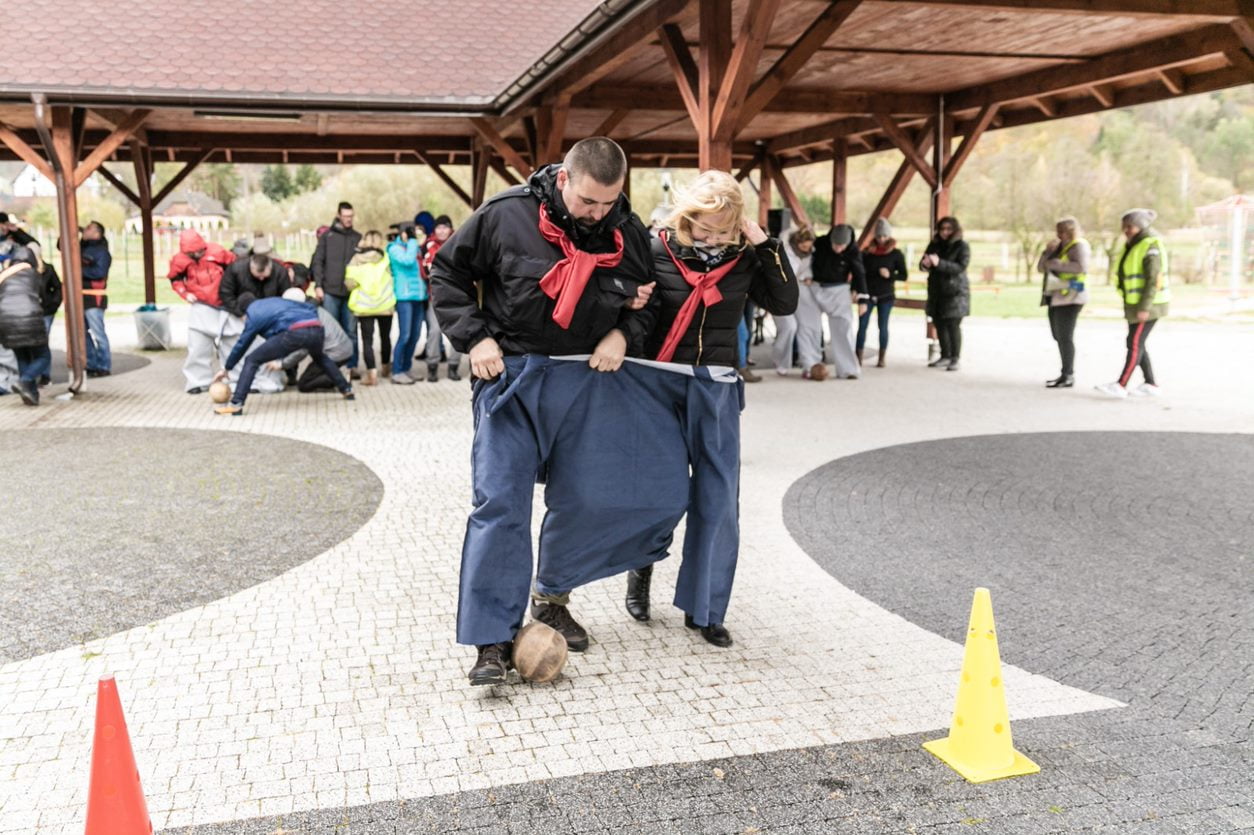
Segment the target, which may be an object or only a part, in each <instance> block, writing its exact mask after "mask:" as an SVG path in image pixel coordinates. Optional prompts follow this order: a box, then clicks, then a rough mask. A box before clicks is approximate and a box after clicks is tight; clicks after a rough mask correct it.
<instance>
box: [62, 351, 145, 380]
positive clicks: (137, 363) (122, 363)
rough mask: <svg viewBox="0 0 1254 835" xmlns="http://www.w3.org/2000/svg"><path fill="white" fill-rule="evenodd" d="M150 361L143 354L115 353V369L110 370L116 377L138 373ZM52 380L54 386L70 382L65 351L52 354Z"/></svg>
mask: <svg viewBox="0 0 1254 835" xmlns="http://www.w3.org/2000/svg"><path fill="white" fill-rule="evenodd" d="M149 362H150V360H149V359H148V357H145V356H143V355H141V354H130V353H123V352H120V351H114V352H113V367H112V368H111V369H110V370H111V371H112V373H113V375H114V376H117V375H118V374H126V373H127V372H129V371H138V370H139V369H141V368H143V367H144V366H146V365H148V363H149ZM48 376H49V377H51V378H52V383H53V385H63V384H65V383H68V382H69V381H70V372H69V369H68V368H66V366H65V351H60V350H57V351H53V352H52V373H51V374H49V375H48Z"/></svg>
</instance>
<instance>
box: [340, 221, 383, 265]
mask: <svg viewBox="0 0 1254 835" xmlns="http://www.w3.org/2000/svg"><path fill="white" fill-rule="evenodd" d="M385 246H387V239H386V238H384V237H383V233H382V232H380V231H379V230H378V229H371V230H370V231H369V232H367V233H366V234H364V235H362V236H361V241H359V242H358V244H357V252H356V254H355V255H353V258H352V260H350V261H349V262H348V263H349V264H350V265H353V264H373V263H375V262H376V261H378V260H379V259H380V258H382V257H383V256H382V254H381V252H382V250H383V247H385ZM372 249H373V250H378V251H376V252H369V251H368V250H372Z"/></svg>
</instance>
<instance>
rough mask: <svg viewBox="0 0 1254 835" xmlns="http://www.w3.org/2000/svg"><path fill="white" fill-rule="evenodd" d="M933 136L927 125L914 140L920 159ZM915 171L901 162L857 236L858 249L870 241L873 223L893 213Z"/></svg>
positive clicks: (903, 161)
mask: <svg viewBox="0 0 1254 835" xmlns="http://www.w3.org/2000/svg"><path fill="white" fill-rule="evenodd" d="M935 135H936V132H935V131H934V130H932V126H931V125H930V124H929V125H927V126H926V127H925V128H924V129H923V131H922V134H921V135H920V137H919V139H918V140H916V144H915V146H914V151H915V154H916V155H918V156H920V157H921V156H923V155H924V154H926V153H927V152H928V150H930V149H931V147H932V141H933V139H934V138H935ZM916 170H917V169H916V168H915V167H914V163H912V162H911V161H910V160H908V159H906V160H902V163H901V165H900V166H898V168H897V173H896V174H894V175H893V179H892V180H891V181H890V182H889V184H888V188H887V189H885V190H884V196H883V197H881V198H880V202H879V203H877V204H876V205H875V209H874V210H872V212H871V216H870V217H868V218H867V221H866V223H865V224H863V226H862V234H861V235H859V236H858V246H859V247H861V246H865V245H866V242H867V241H869V240H871V236H872V235H874V234H875V221H877V220H879V219H880V218H882V217H888V216H889V215H891V214H892V213H893V209H895V208H896V207H897V203H898V202H900V200H901V197H902V195H903V194H905V193H906V187H907V186H909V185H910V180H911V179H913V178H914V175H915V171H916Z"/></svg>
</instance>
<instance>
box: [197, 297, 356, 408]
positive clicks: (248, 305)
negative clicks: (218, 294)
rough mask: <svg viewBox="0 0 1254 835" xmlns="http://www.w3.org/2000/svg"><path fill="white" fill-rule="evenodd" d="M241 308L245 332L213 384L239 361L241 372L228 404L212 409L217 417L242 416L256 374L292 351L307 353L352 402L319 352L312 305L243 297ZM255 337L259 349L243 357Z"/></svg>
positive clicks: (344, 384) (319, 332)
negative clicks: (269, 363)
mask: <svg viewBox="0 0 1254 835" xmlns="http://www.w3.org/2000/svg"><path fill="white" fill-rule="evenodd" d="M240 304H241V306H242V307H243V308H244V332H243V333H242V334H240V337H239V340H238V341H237V342H236V343H235V347H234V348H233V349H232V350H231V355H230V356H229V357H227V358H226V367H225V368H223V369H222V370H220V371H219V372H218V373H217V374H215V375H214V377H213V381H214V382H215V383H217V382H221V381H222V380H225V379H226V378H227V376H228V375H229V374H230V371H231V369H232V368H234V367H235V364H236V363H238V362H239V361H240V360H241V359H243V360H244V370H243V372H241V373H240V375H239V382H238V383H236V385H235V393H234V394H233V395H232V396H231V402H229V403H225V404H223V405H222V406H219V407H218V408H216V409H214V411H215V412H217V413H218V414H220V415H241V414H243V413H244V401H245V400H247V399H248V390H249V389H250V388H251V387H252V384H253V378H254V377H256V376H257V371H258V370H259V369H260V368H261V366H262V365H264V364H265V363H267V362H272V361H274V360H281V359H283V358H284V357H286V356H287V355H288V354H290V353H292V352H293V351H308V352H309V356H310V357H311V358H312V359H313V361H314V362H316V363H318V365H319V366H321V367H322V370H323V371H324V372H326V375H327V376H328V377H330V378H331V380H332V381H333V382H334V383H335V387H336V388H337V389H339V391H340V394H342V395H344V399H345V400H352V399H353V387H352V385H351V384H350V383H349V382H348V381H347V380H345V379H344V375H343V374H341V373H340V369H339V368H338V367H337V366H336V365H335V361H334V360H332V359H331V358H330V357H328V356H327V355H326V354H324V353H323V352H322V341H323V337H324V335H325V334H324V332H323V328H322V322H321V321H319V319H318V311H317V310H315V309H314V306H313V305H312V304H304V303H303V302H297V301H289V300H288V299H285V298H282V297H281V296H280V297H275V298H269V299H252V298H250V297H248V296H245V297H243V298H242V299H241V301H240ZM258 336H260V337H263V338H264V339H265V340H266V341H265V343H264V344H262V346H261V347H260V348H258V349H257V350H256V351H253V352H252V353H251V354H248V356H247V357H245V356H244V354H246V353H247V352H248V347H249V346H250V345H252V343H253V340H254V339H256V338H257V337H258Z"/></svg>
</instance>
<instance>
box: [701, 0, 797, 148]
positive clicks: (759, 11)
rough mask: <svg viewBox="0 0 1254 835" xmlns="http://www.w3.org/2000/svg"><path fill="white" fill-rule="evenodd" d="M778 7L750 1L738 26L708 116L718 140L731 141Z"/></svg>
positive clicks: (770, 0) (775, 0)
mask: <svg viewBox="0 0 1254 835" xmlns="http://www.w3.org/2000/svg"><path fill="white" fill-rule="evenodd" d="M779 4H780V0H750V2H749V9H748V11H747V12H746V13H745V16H744V18H743V19H742V20H741V22H740V34H739V36H738V37H737V38H736V41H735V46H734V47H733V48H732V54H731V60H730V61H728V64H727V69H726V70H725V71H724V73H723V81H722V84H720V85H719V90H718V96H717V98H716V99H715V100H714V109H713V111H712V112H711V114H710V123H711V125H712V127H713V130H714V134H715V136H717V137H718V138H720V139H731V138H732V136H733V135H734V133H735V129H736V127H737V122H738V120H739V118H740V110H741V106H742V105H743V104H744V100H745V94H746V93H748V92H749V84H750V83H751V82H752V81H753V77H754V75H756V74H757V69H758V60H759V59H760V58H761V57H762V48H763V47H764V46H766V37H767V35H769V34H770V32H771V21H772V20H774V18H775V12H776V11H777V10H778V9H779Z"/></svg>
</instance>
